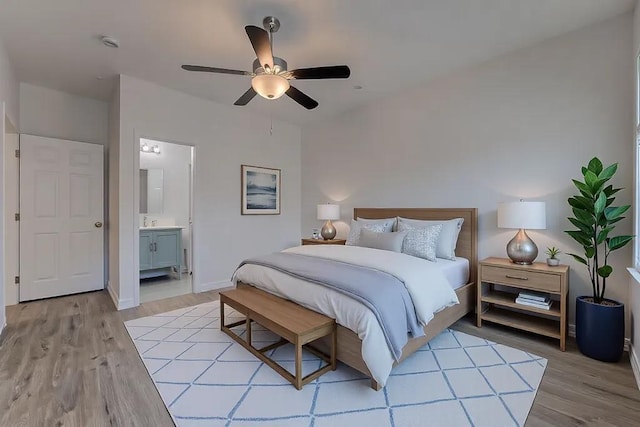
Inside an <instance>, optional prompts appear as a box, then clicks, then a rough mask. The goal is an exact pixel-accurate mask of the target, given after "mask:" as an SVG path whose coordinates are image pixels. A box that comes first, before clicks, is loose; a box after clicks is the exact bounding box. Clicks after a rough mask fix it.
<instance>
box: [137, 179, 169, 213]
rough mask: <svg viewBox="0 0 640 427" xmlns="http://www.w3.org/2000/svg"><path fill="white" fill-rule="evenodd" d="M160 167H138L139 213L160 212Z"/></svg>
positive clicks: (161, 201) (161, 202)
mask: <svg viewBox="0 0 640 427" xmlns="http://www.w3.org/2000/svg"><path fill="white" fill-rule="evenodd" d="M163 175H164V174H163V171H162V169H140V213H141V214H161V213H162V207H163V204H164V197H163V194H162V193H163V179H164V178H163Z"/></svg>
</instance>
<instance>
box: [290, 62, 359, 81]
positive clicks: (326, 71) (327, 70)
mask: <svg viewBox="0 0 640 427" xmlns="http://www.w3.org/2000/svg"><path fill="white" fill-rule="evenodd" d="M289 73H290V74H291V78H293V79H297V80H302V79H346V78H348V77H349V76H350V75H351V70H350V69H349V67H347V66H346V65H335V66H331V67H314V68H298V69H297V70H293V71H290V72H289Z"/></svg>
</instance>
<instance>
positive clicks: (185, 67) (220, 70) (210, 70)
mask: <svg viewBox="0 0 640 427" xmlns="http://www.w3.org/2000/svg"><path fill="white" fill-rule="evenodd" d="M182 69H183V70H187V71H202V72H205V73H220V74H237V75H240V76H250V75H252V74H253V73H250V72H248V71H241V70H229V69H227V68H215V67H204V66H202V65H183V66H182Z"/></svg>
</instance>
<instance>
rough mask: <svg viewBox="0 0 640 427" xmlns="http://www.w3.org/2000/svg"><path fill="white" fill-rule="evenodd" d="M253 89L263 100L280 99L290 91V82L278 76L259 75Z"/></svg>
mask: <svg viewBox="0 0 640 427" xmlns="http://www.w3.org/2000/svg"><path fill="white" fill-rule="evenodd" d="M251 87H252V88H253V89H254V90H255V91H256V92H258V95H260V96H261V97H263V98H266V99H278V98H280V97H281V96H282V95H284V93H285V92H286V91H287V90H288V89H289V80H287V79H285V78H284V77H282V76H278V75H277V74H258V75H257V76H255V77H254V78H253V79H251Z"/></svg>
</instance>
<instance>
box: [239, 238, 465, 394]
mask: <svg viewBox="0 0 640 427" xmlns="http://www.w3.org/2000/svg"><path fill="white" fill-rule="evenodd" d="M284 252H291V253H296V254H301V255H308V256H315V257H319V258H327V259H333V260H338V261H343V262H348V263H351V264H358V265H362V266H366V267H372V268H377V269H379V270H382V271H385V272H387V273H389V274H392V275H394V276H396V277H398V278H399V279H401V280H402V281H403V282H404V283H405V286H406V287H407V290H408V291H409V295H411V299H412V300H413V304H414V306H415V309H416V315H417V317H418V320H419V321H420V323H421V324H422V325H426V324H427V323H429V321H430V320H431V319H433V316H434V315H435V313H437V312H438V311H440V310H443V309H445V308H447V307H449V306H452V305H454V304H457V303H458V298H457V296H456V293H455V291H454V290H453V288H451V286H450V285H449V283H448V281H447V279H446V277H445V275H444V273H443V272H442V271H441V270H440V268H439V267H438V265H437V264H436V263H434V262H431V261H427V260H425V259H422V258H417V257H413V256H410V255H405V254H402V253H397V252H390V251H383V250H379V249H370V248H363V247H359V246H340V245H307V246H298V247H294V248H290V249H287V250H285V251H284ZM233 281H234V283H236V281H241V282H245V283H250V284H252V285H254V286H256V287H258V288H261V289H264V290H265V291H268V292H270V293H273V294H275V295H278V296H281V297H284V298H287V299H290V300H292V301H295V302H297V303H298V304H301V305H303V306H305V307H307V308H310V309H312V310H314V311H318V312H320V313H323V314H325V315H327V316H329V317H331V318H333V319H336V322H338V324H339V325H342V326H344V327H346V328H349V329H351V330H352V331H353V332H355V333H356V334H357V335H358V337H359V338H360V339H361V340H362V358H363V359H364V361H365V363H366V364H367V367H368V368H369V371H370V372H371V376H372V377H373V379H375V380H376V381H377V382H378V383H379V384H381V385H384V384H385V383H386V381H387V378H388V377H389V374H390V373H391V368H392V367H393V362H394V359H393V353H392V352H391V350H390V349H389V347H388V346H387V342H386V340H385V338H384V335H383V333H382V328H381V327H380V324H379V323H378V320H377V319H376V317H375V315H374V314H373V312H372V311H371V310H370V309H369V308H368V307H366V306H365V305H364V304H362V303H360V302H359V301H356V300H355V299H353V298H350V297H348V296H346V295H344V294H342V293H340V292H338V291H335V290H332V289H329V288H327V287H324V286H321V285H318V284H315V283H310V282H307V281H304V280H301V279H297V278H294V277H291V276H289V275H287V274H285V273H281V272H279V271H277V270H273V269H271V268H268V267H263V266H259V265H253V264H246V265H243V266H242V267H241V268H239V269H238V270H237V271H236V273H235V274H234V277H233ZM402 315H404V314H402Z"/></svg>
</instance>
